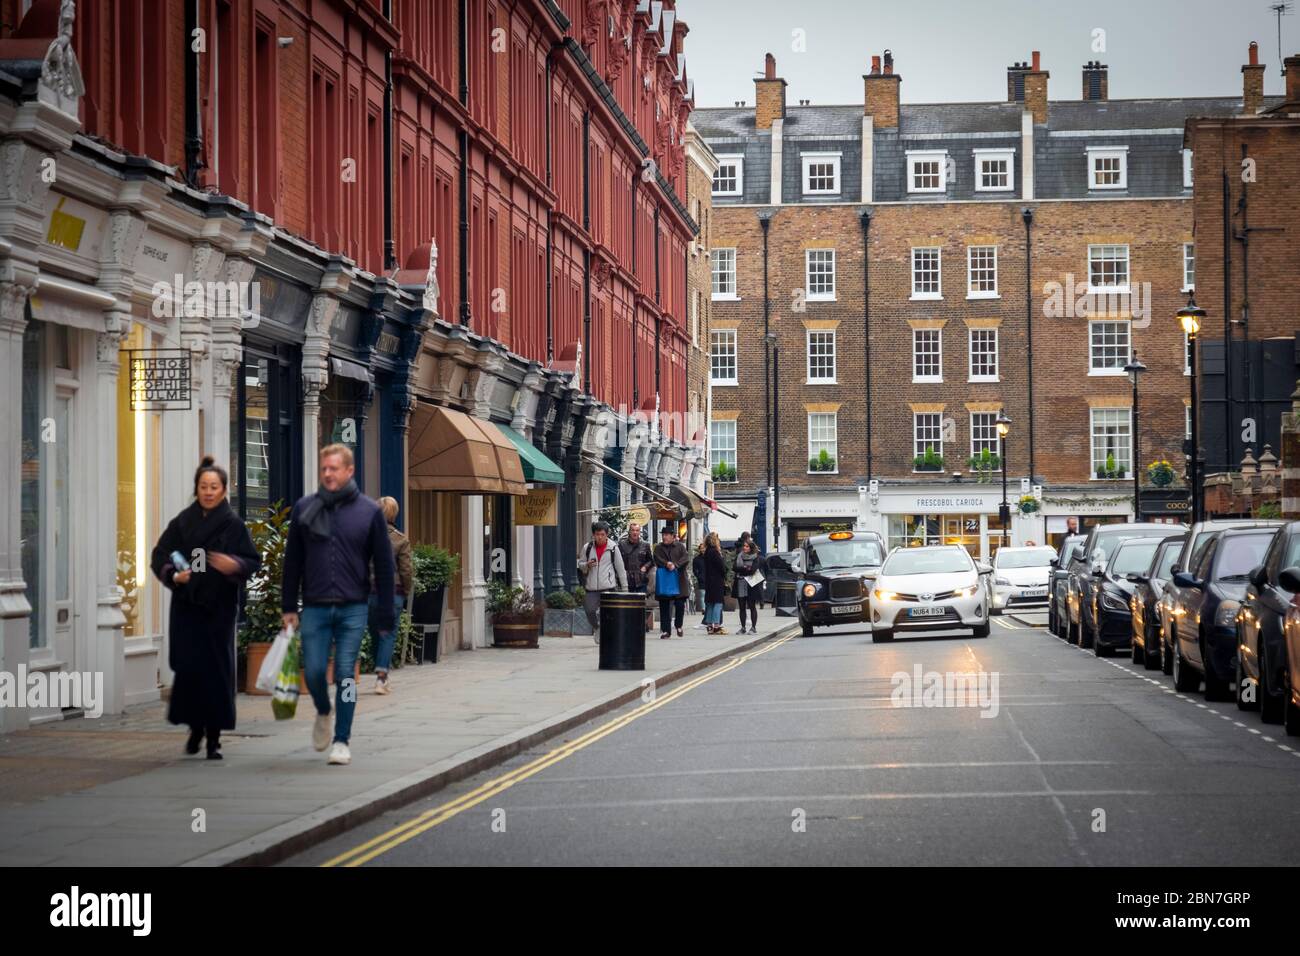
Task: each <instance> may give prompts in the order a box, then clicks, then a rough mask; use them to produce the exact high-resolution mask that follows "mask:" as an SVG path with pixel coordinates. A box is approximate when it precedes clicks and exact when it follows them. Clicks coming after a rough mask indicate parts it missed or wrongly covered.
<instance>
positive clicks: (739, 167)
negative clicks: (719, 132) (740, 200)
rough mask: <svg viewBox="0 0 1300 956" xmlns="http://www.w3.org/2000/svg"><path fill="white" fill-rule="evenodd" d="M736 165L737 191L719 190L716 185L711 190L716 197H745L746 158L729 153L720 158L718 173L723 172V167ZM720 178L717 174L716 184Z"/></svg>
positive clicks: (714, 178)
mask: <svg viewBox="0 0 1300 956" xmlns="http://www.w3.org/2000/svg"><path fill="white" fill-rule="evenodd" d="M730 165H734V166H735V167H736V175H735V179H736V188H735V189H718V188H717V187H716V185H714V186H713V188H712V189H711V190H710V191H711V194H712V195H714V196H743V195H744V193H745V157H744V155H742V154H740V153H728V154H725V155H720V156H718V172H721V171H722V167H723V166H730ZM717 181H718V177H717V175H716V174H715V175H714V177H713V183H714V184H716V183H717Z"/></svg>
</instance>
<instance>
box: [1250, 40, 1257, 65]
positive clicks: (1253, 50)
mask: <svg viewBox="0 0 1300 956" xmlns="http://www.w3.org/2000/svg"><path fill="white" fill-rule="evenodd" d="M1258 64H1259V44H1258V43H1256V42H1255V41H1254V40H1251V41H1250V65H1251V66H1257V65H1258Z"/></svg>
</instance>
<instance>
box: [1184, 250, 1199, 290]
mask: <svg viewBox="0 0 1300 956" xmlns="http://www.w3.org/2000/svg"><path fill="white" fill-rule="evenodd" d="M1189 264H1190V265H1191V267H1192V268H1191V269H1190V270H1188V268H1187V267H1188V265H1189ZM1189 271H1190V275H1189ZM1182 291H1183V292H1195V291H1196V244H1195V243H1192V242H1184V243H1183V288H1182Z"/></svg>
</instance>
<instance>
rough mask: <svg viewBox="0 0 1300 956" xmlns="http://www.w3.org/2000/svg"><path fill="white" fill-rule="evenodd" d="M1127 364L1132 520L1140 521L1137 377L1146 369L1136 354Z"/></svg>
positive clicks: (1140, 458) (1125, 369) (1125, 367)
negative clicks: (1130, 407)
mask: <svg viewBox="0 0 1300 956" xmlns="http://www.w3.org/2000/svg"><path fill="white" fill-rule="evenodd" d="M1131 354H1132V356H1133V357H1132V358H1131V359H1129V363H1128V364H1127V365H1125V366H1124V371H1126V372H1128V380H1129V381H1130V382H1132V383H1133V520H1134V521H1141V520H1142V507H1141V504H1140V502H1141V500H1142V499H1141V488H1140V483H1139V479H1138V463H1139V462H1140V461H1141V460H1142V457H1141V451H1140V444H1139V441H1138V376H1139V375H1141V374H1142V373H1143V372H1145V371H1146V370H1147V367H1146V366H1145V365H1143V364H1142V362H1141V361H1140V360H1139V359H1138V357H1137V352H1133V353H1131Z"/></svg>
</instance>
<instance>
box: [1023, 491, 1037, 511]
mask: <svg viewBox="0 0 1300 956" xmlns="http://www.w3.org/2000/svg"><path fill="white" fill-rule="evenodd" d="M1038 507H1039V505H1038V499H1037V498H1035V497H1034V496H1033V495H1028V494H1026V495H1021V496H1020V513H1021V514H1022V515H1031V514H1033V513H1034V512H1036V511H1037V510H1038Z"/></svg>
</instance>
